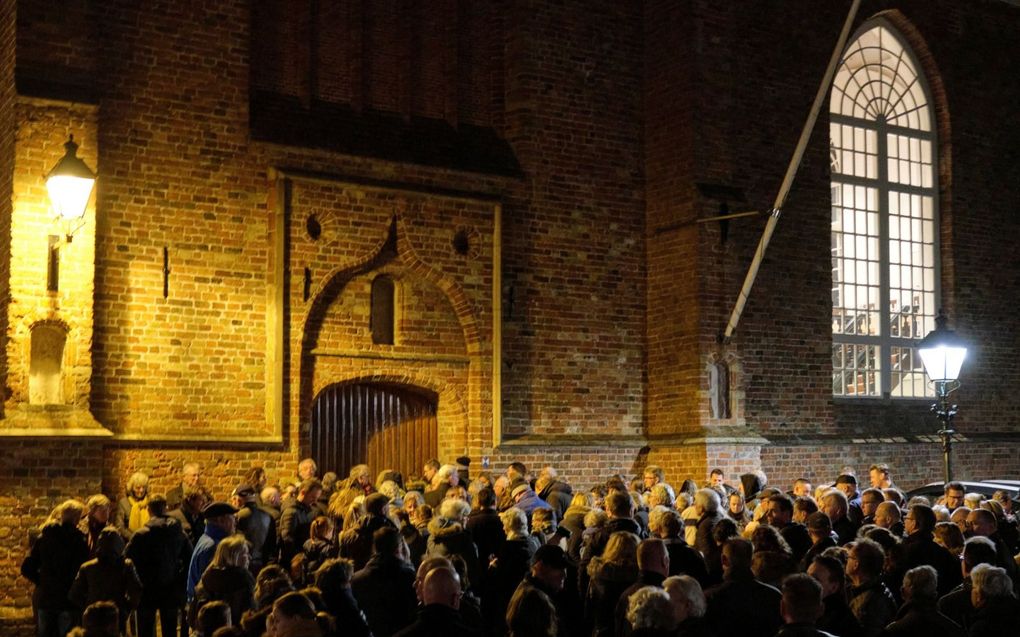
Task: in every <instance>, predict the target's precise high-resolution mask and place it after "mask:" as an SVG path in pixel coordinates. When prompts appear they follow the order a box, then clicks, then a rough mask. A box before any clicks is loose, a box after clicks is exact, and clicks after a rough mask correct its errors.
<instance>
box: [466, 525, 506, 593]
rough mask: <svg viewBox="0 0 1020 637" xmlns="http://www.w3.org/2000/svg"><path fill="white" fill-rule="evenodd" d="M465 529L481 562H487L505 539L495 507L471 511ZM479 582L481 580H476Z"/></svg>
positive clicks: (504, 532)
mask: <svg viewBox="0 0 1020 637" xmlns="http://www.w3.org/2000/svg"><path fill="white" fill-rule="evenodd" d="M466 526H467V530H468V531H470V532H471V537H472V538H474V540H475V546H477V547H478V558H479V559H480V560H481V561H482V563H483V564H488V562H489V558H490V556H493V555H495V554H496V553H497V552H498V551H499V547H500V546H501V545H502V544H503V542H504V541H506V531H504V530H503V521H502V520H500V519H499V513H497V512H496V510H495V509H479V510H477V511H472V512H471V514H470V515H469V516H468V519H467V523H466ZM477 584H479V585H480V584H481V582H477Z"/></svg>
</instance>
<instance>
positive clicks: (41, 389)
mask: <svg viewBox="0 0 1020 637" xmlns="http://www.w3.org/2000/svg"><path fill="white" fill-rule="evenodd" d="M66 344H67V331H66V330H65V329H64V328H63V327H61V326H59V325H53V324H42V325H36V326H35V327H33V328H32V353H31V363H30V364H29V371H28V402H29V404H32V405H59V404H62V403H63V401H64V395H63V394H64V392H63V378H62V376H63V374H62V369H63V361H64V346H65V345H66Z"/></svg>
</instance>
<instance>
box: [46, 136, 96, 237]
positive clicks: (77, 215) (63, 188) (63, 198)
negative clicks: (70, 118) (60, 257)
mask: <svg viewBox="0 0 1020 637" xmlns="http://www.w3.org/2000/svg"><path fill="white" fill-rule="evenodd" d="M64 150H65V153H64V156H63V157H61V158H60V161H58V162H57V165H56V166H54V167H53V170H51V171H50V172H49V174H47V175H46V190H47V191H48V192H49V195H50V203H51V204H52V205H53V211H54V212H55V213H56V214H57V216H58V217H59V218H61V219H63V220H65V221H66V222H67V224H68V231H67V241H68V242H70V241H71V236H72V235H73V234H74V232H75V231H76V230H78V229H79V228H81V226H82V225H83V224H84V221H82V222H81V223H79V224H78V225H77V226H74V227H73V228H72V224H74V223H75V222H76V221H78V220H80V219H81V218H82V217H84V216H85V207H86V206H87V205H88V202H89V197H91V196H92V189H93V188H94V187H95V184H96V173H95V172H93V171H92V169H91V168H89V167H88V166H87V165H86V164H85V162H83V161H82V160H81V159H80V158H79V157H78V144H76V143H74V135H69V136H68V138H67V143H65V144H64Z"/></svg>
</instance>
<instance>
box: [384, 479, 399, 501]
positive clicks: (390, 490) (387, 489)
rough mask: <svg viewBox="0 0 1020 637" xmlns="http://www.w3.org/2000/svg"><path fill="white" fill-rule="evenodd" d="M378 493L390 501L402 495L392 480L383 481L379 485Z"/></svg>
mask: <svg viewBox="0 0 1020 637" xmlns="http://www.w3.org/2000/svg"><path fill="white" fill-rule="evenodd" d="M379 493H381V494H383V495H384V496H386V497H387V498H389V499H390V500H392V499H393V498H399V497H402V496H403V495H404V494H403V493H402V492H401V490H400V486H399V485H398V484H397V483H396V482H394V481H393V480H385V481H384V482H383V483H382V484H380V485H379Z"/></svg>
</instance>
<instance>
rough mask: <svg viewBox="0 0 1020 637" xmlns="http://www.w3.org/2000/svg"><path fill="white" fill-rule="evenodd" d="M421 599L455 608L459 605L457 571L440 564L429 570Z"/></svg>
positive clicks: (426, 602) (425, 601) (428, 602)
mask: <svg viewBox="0 0 1020 637" xmlns="http://www.w3.org/2000/svg"><path fill="white" fill-rule="evenodd" d="M422 601H423V602H424V603H425V605H426V606H428V605H429V604H441V605H443V606H449V607H450V608H453V609H457V608H459V607H460V578H459V577H458V576H457V571H455V570H453V568H451V567H448V566H440V567H439V568H434V569H432V570H431V571H429V573H428V575H426V576H425V584H424V586H423V587H422Z"/></svg>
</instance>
